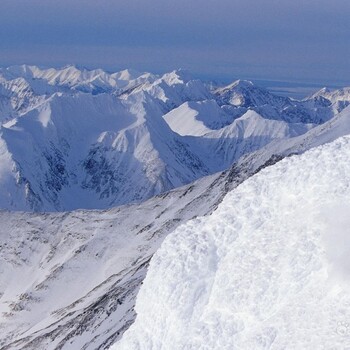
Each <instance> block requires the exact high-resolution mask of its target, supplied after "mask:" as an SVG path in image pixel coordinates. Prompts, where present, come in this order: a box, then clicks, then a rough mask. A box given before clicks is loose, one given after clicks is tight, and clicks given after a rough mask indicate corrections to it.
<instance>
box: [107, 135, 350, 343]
mask: <svg viewBox="0 0 350 350" xmlns="http://www.w3.org/2000/svg"><path fill="white" fill-rule="evenodd" d="M349 200H350V137H349V136H346V137H342V138H339V139H337V140H336V141H334V142H332V143H329V144H326V145H323V146H319V147H317V148H315V149H313V150H310V151H308V152H306V153H304V154H303V155H300V156H292V157H289V158H286V159H284V160H282V161H280V162H278V163H277V164H276V165H274V166H272V167H268V168H265V169H263V170H262V171H261V172H259V173H258V174H257V175H255V176H253V177H251V178H249V179H248V180H246V181H245V182H244V183H243V184H241V185H240V186H239V187H237V188H236V189H235V190H233V191H231V192H230V193H229V194H227V196H226V197H225V199H224V200H223V202H222V203H221V204H220V206H219V207H218V209H217V210H216V211H215V212H214V213H213V214H212V215H211V216H209V217H204V218H197V219H194V220H191V221H189V222H187V223H186V224H184V225H182V226H180V227H178V228H177V229H176V230H175V231H174V232H173V233H172V234H171V235H169V236H168V237H167V238H166V239H165V241H164V242H163V244H162V246H161V248H160V249H159V250H158V251H157V252H156V254H155V255H154V256H153V258H152V260H151V263H150V267H149V270H148V273H147V277H146V279H145V281H144V283H143V286H142V287H141V290H140V292H139V294H138V297H137V302H136V312H137V318H136V321H135V323H134V324H133V325H132V326H131V327H130V328H129V330H128V331H127V332H126V333H125V334H124V336H123V338H122V340H121V341H120V342H118V343H116V344H115V345H114V346H113V347H112V349H118V350H120V349H128V350H131V349H346V348H348V347H350V329H349V325H348V324H349V322H350V289H349V288H350V273H349V261H350V260H349V257H348V252H349V248H350V246H349V244H350V234H349V230H348V227H349V223H350V222H349V216H348V213H349V209H350V208H349Z"/></svg>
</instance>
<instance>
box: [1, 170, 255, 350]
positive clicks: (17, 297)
mask: <svg viewBox="0 0 350 350" xmlns="http://www.w3.org/2000/svg"><path fill="white" fill-rule="evenodd" d="M233 173H234V174H235V176H234V177H232V174H231V171H229V172H225V173H219V174H215V175H212V176H209V177H205V178H202V179H200V180H198V181H197V182H195V183H192V184H191V185H188V186H186V187H183V188H179V189H176V190H173V191H171V192H168V193H165V194H162V195H160V196H157V197H154V198H151V199H150V200H148V201H145V202H143V203H142V204H134V205H126V206H122V207H117V208H113V209H110V210H107V211H73V212H65V213H25V212H7V211H0V247H1V249H0V260H1V264H0V327H1V334H0V347H1V348H10V349H18V350H19V349H23V348H26V349H32V350H37V349H45V350H54V349H57V348H60V347H62V348H63V349H66V350H67V349H69V350H76V349H87V350H94V349H97V348H107V347H108V345H110V344H112V343H113V342H114V341H115V340H116V339H118V338H120V336H121V335H122V333H123V332H124V331H125V329H127V328H128V327H129V325H130V324H131V323H132V322H133V320H134V319H135V312H134V305H135V299H136V295H137V292H138V290H139V287H140V285H141V283H142V280H143V279H144V277H145V275H146V271H147V265H148V261H149V259H150V257H151V256H152V254H153V253H154V252H155V250H156V249H157V248H158V247H159V245H160V244H161V242H162V240H163V239H164V238H165V236H166V235H167V234H169V233H170V232H171V231H173V230H174V229H175V228H176V227H177V226H178V225H180V224H181V223H183V222H185V221H187V220H189V219H192V218H194V217H196V216H199V215H206V214H208V213H211V212H212V211H213V210H214V209H215V208H216V206H217V204H218V203H219V202H220V201H221V199H222V197H223V196H224V194H225V193H226V192H227V191H228V190H229V189H230V188H233V187H235V186H237V184H238V183H240V182H242V181H243V180H244V179H245V178H247V177H248V176H250V173H249V172H248V173H246V172H245V171H244V169H242V171H241V172H239V170H238V169H234V170H233ZM238 174H239V176H238Z"/></svg>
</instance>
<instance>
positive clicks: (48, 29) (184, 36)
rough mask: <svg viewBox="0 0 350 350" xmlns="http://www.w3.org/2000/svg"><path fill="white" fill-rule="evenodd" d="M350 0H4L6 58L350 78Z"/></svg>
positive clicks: (6, 61)
mask: <svg viewBox="0 0 350 350" xmlns="http://www.w3.org/2000/svg"><path fill="white" fill-rule="evenodd" d="M349 14H350V2H348V1H345V0H335V1H334V2H332V3H331V4H330V3H329V2H328V1H325V0H317V1H316V0H310V1H308V2H305V1H303V0H296V1H293V2H292V1H285V2H281V1H277V0H266V1H264V2H257V1H253V0H246V1H237V0H234V1H229V0H223V1H220V2H217V1H213V0H206V1H203V0H190V1H188V0H187V1H184V0H179V1H177V2H176V3H174V2H166V1H161V0H150V1H148V2H145V1H141V0H130V1H128V2H120V1H114V2H112V1H110V0H101V1H100V2H98V3H95V2H91V1H89V0H75V1H73V2H72V1H68V0H62V1H60V2H57V3H56V2H55V3H52V2H47V1H44V0H31V1H30V2H28V1H26V0H15V1H13V0H12V1H10V0H3V1H1V3H0V23H1V25H0V26H1V27H0V28H1V30H0V50H1V57H0V65H1V66H9V65H13V64H22V63H26V64H35V65H41V66H42V65H44V66H48V67H51V66H53V67H60V66H64V65H66V64H71V63H72V64H76V65H79V66H86V67H88V68H90V69H91V68H97V67H100V68H103V69H105V70H113V71H117V70H121V69H124V68H134V69H136V70H139V71H150V72H154V73H162V72H166V71H170V70H173V69H174V68H179V67H182V68H185V69H188V70H189V71H191V72H192V73H193V74H194V75H195V76H197V77H200V78H201V79H206V80H213V79H215V80H222V81H230V80H232V79H234V78H242V79H250V80H261V81H266V80H268V81H281V82H293V83H307V84H316V85H318V86H325V85H327V86H346V85H350V71H349V70H348V57H350V45H349V35H348V34H349V32H350V22H349V21H348V17H349Z"/></svg>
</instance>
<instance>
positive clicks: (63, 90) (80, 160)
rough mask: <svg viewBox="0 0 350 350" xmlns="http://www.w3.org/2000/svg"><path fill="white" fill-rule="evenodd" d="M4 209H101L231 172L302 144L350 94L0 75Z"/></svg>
mask: <svg viewBox="0 0 350 350" xmlns="http://www.w3.org/2000/svg"><path fill="white" fill-rule="evenodd" d="M0 101H1V102H0V121H1V123H2V124H1V129H0V162H1V164H2V167H1V174H0V194H1V196H0V208H3V209H8V210H29V211H65V210H74V209H107V208H111V207H114V206H116V205H122V204H126V203H132V202H141V201H143V200H145V199H148V198H151V197H153V196H154V195H157V194H160V193H163V192H166V191H169V190H171V189H173V188H177V187H179V186H183V185H186V184H189V183H191V182H193V181H195V180H197V179H199V178H201V177H203V176H207V175H210V174H214V173H216V172H219V171H223V170H225V169H227V168H228V167H229V166H231V165H232V164H234V163H235V162H237V161H238V160H239V159H240V158H241V157H242V156H245V155H247V154H249V153H251V152H254V151H256V150H258V149H261V148H262V147H264V146H266V145H267V144H269V143H271V142H272V141H274V140H279V139H289V138H293V137H296V136H299V135H302V134H305V133H306V132H307V131H309V130H310V129H312V128H314V127H315V126H317V125H320V124H323V123H325V122H326V121H328V120H331V119H332V118H333V117H334V116H335V115H337V114H338V113H339V112H341V111H342V110H343V109H345V108H346V107H347V106H348V105H349V103H350V102H349V101H350V98H349V89H343V90H337V91H333V92H329V91H328V90H325V89H323V90H321V91H319V92H317V93H315V94H314V95H313V96H311V97H310V98H306V99H304V100H302V101H296V100H293V99H291V98H288V97H281V96H277V95H274V94H272V93H270V92H269V91H268V90H266V89H263V88H260V87H257V86H254V85H253V83H251V82H249V81H241V80H238V81H235V82H233V83H232V84H230V85H228V86H225V87H217V88H209V87H208V84H205V83H203V82H201V81H200V80H198V79H194V78H193V77H192V76H191V75H190V73H188V72H187V71H184V70H177V71H173V72H170V73H167V74H164V75H162V76H156V75H154V74H150V73H138V72H135V71H131V70H124V71H121V72H117V73H107V72H104V71H103V70H101V69H97V70H87V69H78V68H76V67H74V66H67V67H65V68H62V69H53V68H50V69H40V68H38V67H35V66H26V65H23V66H13V67H9V68H3V69H1V70H0Z"/></svg>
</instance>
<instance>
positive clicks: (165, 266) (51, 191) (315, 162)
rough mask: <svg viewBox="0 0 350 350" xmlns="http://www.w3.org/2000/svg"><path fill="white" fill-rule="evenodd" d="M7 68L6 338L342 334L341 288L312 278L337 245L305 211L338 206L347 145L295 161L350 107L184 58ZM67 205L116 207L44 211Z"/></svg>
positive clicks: (7, 341)
mask: <svg viewBox="0 0 350 350" xmlns="http://www.w3.org/2000/svg"><path fill="white" fill-rule="evenodd" d="M98 74H100V78H96V77H97V76H98ZM1 77H2V78H1V79H2V80H1V81H0V86H1V90H0V91H1V98H0V100H1V101H7V102H6V103H7V104H6V103H5V102H4V104H3V105H1V106H6V108H8V110H6V109H5V107H4V108H3V109H2V111H5V112H6V111H7V112H6V113H4V114H3V115H2V116H3V119H2V120H3V124H2V126H1V129H0V164H1V167H0V207H1V208H5V209H10V210H12V211H6V210H3V211H0V223H1V225H0V237H1V239H0V241H1V242H0V244H1V250H0V256H1V258H0V259H1V260H0V261H1V264H0V309H1V314H0V325H1V329H2V331H1V335H0V348H1V349H11V350H12V349H33V350H34V349H35V350H37V349H45V350H50V349H52V350H54V349H69V350H75V349H91V350H92V349H93V350H95V349H107V348H108V347H110V346H111V345H112V344H113V343H115V345H114V347H115V348H117V349H119V348H127V349H133V348H136V349H137V348H138V347H137V346H138V345H137V344H142V346H143V347H144V348H146V349H150V348H152V347H153V348H163V349H172V348H179V347H178V346H180V348H181V345H182V343H181V342H183V341H188V344H191V345H193V346H192V348H196V349H197V348H208V347H209V348H215V346H217V347H219V348H225V346H226V347H228V348H232V347H231V344H230V342H231V341H235V344H236V342H237V344H239V345H240V348H257V349H259V347H260V348H269V346H275V345H271V344H277V345H276V346H277V347H276V348H283V347H286V346H285V341H286V339H287V335H289V336H291V335H292V336H294V335H295V337H294V338H293V337H292V338H291V339H293V341H295V343H293V344H294V345H295V346H294V347H295V348H300V349H302V348H308V347H309V345H310V344H312V346H311V345H310V346H311V347H313V348H320V346H319V345H320V343H321V342H322V341H326V342H327V340H325V339H326V336H328V337H329V339H332V340H334V344H335V346H338V348H342V347H345V345H348V344H345V341H346V338H344V337H343V338H339V335H341V334H340V333H341V332H342V330H344V327H345V326H344V325H345V322H346V318H347V314H346V313H343V314H342V315H341V310H340V306H341V303H343V302H344V304H343V305H347V303H348V299H347V295H348V294H347V292H346V288H347V286H346V285H345V284H343V283H342V282H341V281H340V279H334V280H333V279H332V280H331V281H330V282H329V284H326V285H327V286H329V288H330V289H329V290H330V292H329V295H328V294H327V295H326V294H325V293H324V291H325V290H324V289H322V288H320V285H322V283H323V282H324V281H325V278H326V277H325V276H327V273H328V272H327V271H331V272H329V274H331V273H333V272H334V273H335V274H334V275H332V276H336V275H337V274H338V272H339V271H343V270H341V269H342V268H343V267H342V265H341V264H342V261H339V260H337V259H338V258H336V257H335V255H334V252H335V251H337V252H338V251H339V249H343V248H342V247H339V246H335V248H334V249H335V250H332V247H333V246H332V244H328V243H327V242H328V238H329V237H330V236H329V235H328V233H327V232H328V231H327V230H326V229H325V227H326V226H327V225H326V224H327V222H325V221H322V220H319V222H318V224H317V225H314V223H315V220H314V218H315V217H317V215H321V216H322V217H323V218H324V220H326V221H327V220H328V219H327V218H330V220H332V218H331V217H330V216H327V215H324V212H323V211H322V210H323V209H322V208H324V210H325V211H326V212H329V213H332V212H334V211H337V212H339V211H340V212H344V213H345V212H347V211H346V210H347V209H346V208H345V209H344V208H343V202H346V201H347V202H348V199H349V198H348V194H349V193H348V188H349V183H350V182H349V178H348V173H349V171H348V170H349V169H347V163H349V161H348V160H349V159H348V158H349V155H350V154H349V146H348V145H349V142H350V140H349V138H348V137H345V138H342V139H339V140H338V141H335V142H334V143H331V144H329V145H326V146H324V147H321V148H316V149H315V150H313V151H311V152H307V153H305V154H304V155H301V154H303V153H304V152H305V151H307V150H309V149H311V148H314V147H317V146H320V145H323V144H325V143H329V142H332V141H334V140H336V139H338V138H339V137H341V136H343V135H347V134H350V107H346V103H344V106H343V107H344V108H339V106H340V104H339V103H338V102H337V101H335V100H331V99H328V98H327V97H323V96H314V97H310V98H309V99H306V100H304V101H295V100H292V99H288V98H284V97H281V98H280V97H278V96H275V95H273V94H271V93H270V92H268V91H266V90H263V89H260V88H257V87H255V86H254V85H253V84H251V83H249V82H242V81H239V82H235V83H233V84H231V85H229V86H228V87H224V88H221V89H215V90H214V91H212V90H210V89H208V88H207V87H206V85H205V84H203V83H202V82H201V81H199V80H196V79H193V78H192V77H191V75H190V74H189V73H188V72H186V71H183V70H178V71H174V72H171V73H167V74H165V75H163V76H154V75H151V74H139V73H136V72H132V71H122V72H119V73H106V72H104V73H103V71H100V70H96V71H87V70H79V69H78V68H76V67H66V68H63V69H61V70H55V69H48V70H42V69H39V68H37V67H28V66H21V67H10V68H7V69H3V70H2V71H1ZM16 79H17V80H18V79H19V81H21V82H22V83H23V86H22V85H21V86H22V87H23V88H18V84H17V85H16V83H15V82H14V80H16ZM96 81H98V83H96ZM101 81H103V84H102V82H101ZM91 82H93V83H91ZM22 83H21V84H22ZM95 83H96V84H95ZM89 84H90V85H89ZM91 84H92V85H91ZM98 84H99V86H100V87H101V86H103V89H102V90H103V91H102V90H99V89H97V85H98ZM25 86H27V87H28V88H25ZM82 86H84V89H85V88H86V87H87V86H89V89H90V90H89V89H88V88H86V89H85V90H83V88H82ZM50 89H51V90H50ZM237 96H238V97H237ZM239 96H241V97H239ZM240 98H241V100H240ZM21 101H23V102H21ZM239 101H244V102H239ZM248 101H249V102H248ZM340 107H341V106H340ZM10 110H11V111H12V112H13V115H10V114H9V113H8V111H10ZM288 110H293V111H294V112H293V113H292V114H289V112H286V111H288ZM269 111H270V112H269ZM305 111H306V112H305ZM304 112H305V113H306V114H305V113H304ZM291 115H293V118H294V117H295V118H294V119H293V118H292V117H290V116H291ZM305 116H306V117H305ZM313 117H314V118H313ZM293 154H294V155H295V156H293V157H289V156H291V155H293ZM299 155H301V156H299ZM283 158H287V159H285V160H282V161H281V162H279V161H280V160H281V159H283ZM277 162H278V163H277ZM275 163H277V164H276V165H274V164H275ZM265 168H266V169H265ZM254 174H256V175H255V176H253V175H254ZM251 176H253V177H251ZM247 179H248V180H247ZM330 179H331V181H330ZM245 180H247V181H245ZM242 183H243V184H242ZM240 184H242V185H240ZM238 185H240V186H239V187H237V186H238ZM236 187H237V188H236ZM169 190H170V191H169ZM226 194H227V196H226V197H225V195H226ZM151 197H152V198H151ZM147 198H149V199H148V200H146V199H147ZM223 199H224V201H223ZM222 201H223V203H222V204H221V205H220V203H221V202H222ZM133 202H136V203H133ZM336 202H338V203H340V206H341V207H340V206H339V207H336V206H334V205H335V203H336ZM119 204H124V205H122V206H119V207H117V205H119ZM218 206H219V207H218ZM111 207H113V208H111ZM76 208H88V209H106V208H111V209H107V210H79V211H70V212H61V213H48V212H44V213H40V211H57V210H71V209H76ZM321 209H322V210H321ZM13 210H17V211H13ZM20 210H25V211H27V212H21V211H20ZM28 211H36V212H35V213H33V212H28ZM305 213H307V215H305ZM209 214H211V215H209ZM343 216H344V220H345V218H346V215H345V214H344V215H343ZM267 218H268V219H267ZM295 218H297V220H296V219H295ZM189 220H190V221H189ZM191 220H192V221H191ZM330 222H331V221H330ZM323 223H325V225H324V226H322V225H323ZM345 224H346V222H345ZM181 225H182V226H181ZM344 227H346V226H344ZM277 228H278V229H277ZM317 230H319V231H317ZM337 232H338V233H339V235H341V230H338V231H337ZM318 233H320V234H323V233H325V237H326V241H325V242H326V243H324V242H323V241H321V240H320V235H319V234H318ZM338 233H336V234H338ZM327 235H328V236H327ZM166 237H167V238H166ZM343 238H344V239H346V237H343ZM164 239H166V240H165V242H164V244H163V243H162V242H163V240H164ZM337 242H338V240H337ZM344 242H345V245H344V246H345V247H347V244H348V243H347V241H346V240H345V241H344ZM158 249H160V250H159V251H158ZM295 252H298V254H295ZM154 253H156V255H155V258H154V259H153V260H152V262H151V269H150V273H149V274H147V271H148V265H149V262H150V260H151V258H152V256H153V254H154ZM293 254H294V255H293ZM322 254H323V255H322ZM333 258H334V259H335V260H332V259H333ZM327 259H328V260H327ZM329 259H331V260H329ZM333 262H334V263H336V264H338V265H336V267H335V269H334V270H332V269H330V264H333ZM339 264H340V265H339ZM231 266H232V269H231ZM173 268H174V270H172V269H173ZM318 268H319V269H318ZM278 271H283V274H279V273H278ZM169 272H170V273H169ZM231 272H232V273H231ZM146 274H147V278H146V280H145V283H143V281H144V279H145V277H146ZM266 276H268V277H269V281H271V283H266ZM322 278H323V279H322ZM346 279H347V277H344V278H343V279H342V280H344V281H346ZM222 281H224V282H222ZM237 281H238V282H237ZM334 281H335V282H334ZM236 282H237V283H239V284H237V285H239V288H235V287H236V286H237V285H236V284H235V283H236ZM303 282H305V286H304V284H303ZM338 282H339V283H340V287H339V288H341V289H339V288H338V287H337V286H336V283H338ZM155 283H156V284H155ZM327 283H328V282H327ZM302 284H303V285H302ZM344 286H345V287H344ZM140 287H141V292H140V294H138V292H139V290H140ZM302 287H303V288H302ZM154 293H157V295H156V296H155V294H154ZM230 293H231V294H230ZM293 293H294V294H293ZM313 295H316V296H317V298H316V297H315V298H314V299H313ZM228 296H229V297H228ZM231 297H232V298H231ZM145 298H149V300H148V299H147V303H148V302H149V305H148V306H147V305H146V302H145V300H146V299H145ZM136 300H137V307H136V311H135V303H136ZM276 300H277V301H278V303H276V302H275V301H276ZM300 300H301V301H303V300H307V301H308V303H307V305H308V309H307V310H306V311H305V310H304V309H303V308H302V306H304V305H301V304H300V303H299V304H298V301H300ZM321 305H326V306H325V308H323V306H322V307H321ZM317 308H319V309H322V310H324V311H322V312H323V314H322V315H321V316H318V314H317V312H316V309H317ZM332 308H333V311H334V314H330V311H329V310H331V309H332ZM345 309H346V308H345ZM156 310H158V311H157V312H156ZM162 310H166V311H165V313H167V315H166V316H167V317H169V320H170V319H171V321H174V322H173V323H168V322H167V321H166V317H165V316H164V315H165V313H163V311H162ZM224 310H226V311H224ZM291 310H292V311H291ZM295 310H298V312H297V313H295V312H294V311H295ZM346 310H347V309H346ZM304 311H305V312H306V313H307V315H309V316H310V329H312V334H311V332H310V336H308V338H307V339H306V340H305V341H308V339H309V338H310V339H311V340H310V342H309V343H305V342H304V343H302V342H301V340H300V339H304V338H303V337H302V336H301V335H300V332H301V331H302V330H305V329H308V327H307V325H305V324H304V323H302V322H306V321H305V320H306V317H305V318H304V319H303V318H302V314H303V312H304ZM338 311H339V313H338ZM136 312H137V314H138V316H137V321H136V323H135V324H134V325H133V323H134V321H135V318H136ZM246 315H248V316H247V318H246V317H245V316H246ZM265 315H267V316H268V317H267V316H266V317H265ZM309 316H308V317H309ZM341 316H342V317H341ZM151 317H152V322H151V326H152V327H153V328H154V329H153V328H152V334H149V333H148V332H147V329H146V328H145V326H144V325H145V322H149V321H148V320H149V319H151ZM289 319H291V329H290V332H289V333H288V329H286V323H285V322H286V321H285V320H289ZM319 320H321V321H320V322H319V328H317V327H316V325H317V321H319ZM262 322H264V324H265V323H266V325H267V326H266V327H263V326H262V325H263V323H262ZM327 322H328V324H326V323H327ZM338 323H339V324H340V326H339V325H338ZM298 325H301V326H300V328H298ZM130 326H131V328H130V331H129V332H127V333H126V334H125V337H123V338H122V340H121V342H119V340H120V339H121V337H122V335H123V334H124V332H125V331H126V330H127V329H128V328H129V327H130ZM334 326H335V328H334ZM339 327H340V328H339ZM341 327H342V328H341ZM332 329H333V330H335V333H333V337H332V335H331V333H330V332H331V330H332ZM345 329H347V328H346V327H345ZM162 330H164V333H162ZM320 332H321V333H320ZM322 332H323V333H322ZM227 334H230V336H226V335H227ZM320 334H321V336H320ZM169 339H173V342H171V341H169ZM203 339H204V340H203ZM218 339H220V342H218V343H217V342H216V341H217V340H218ZM288 339H289V338H288ZM160 340H162V341H163V347H162V346H161V345H159V347H157V346H158V341H160ZM326 342H325V343H324V344H328V343H326ZM142 346H140V348H142ZM309 348H310V347H309Z"/></svg>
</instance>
